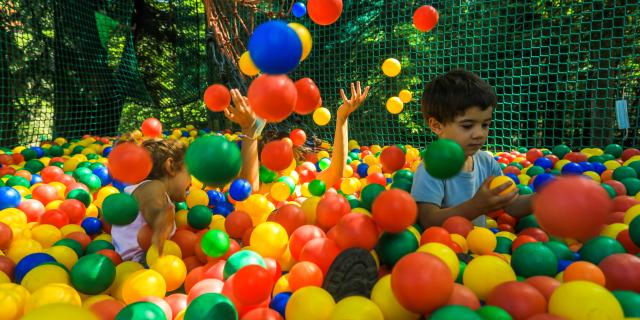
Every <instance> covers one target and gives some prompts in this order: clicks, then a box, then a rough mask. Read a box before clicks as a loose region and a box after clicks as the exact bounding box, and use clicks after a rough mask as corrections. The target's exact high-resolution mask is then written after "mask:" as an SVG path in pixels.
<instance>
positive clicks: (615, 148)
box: [604, 143, 622, 158]
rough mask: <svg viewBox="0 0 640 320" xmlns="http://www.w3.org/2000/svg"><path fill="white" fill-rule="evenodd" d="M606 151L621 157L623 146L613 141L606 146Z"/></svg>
mask: <svg viewBox="0 0 640 320" xmlns="http://www.w3.org/2000/svg"><path fill="white" fill-rule="evenodd" d="M604 153H608V154H610V155H612V156H614V157H616V158H620V156H622V146H620V145H619V144H615V143H612V144H610V145H608V146H607V147H606V148H604Z"/></svg>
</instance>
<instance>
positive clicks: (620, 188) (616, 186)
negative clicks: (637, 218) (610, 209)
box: [603, 180, 627, 205]
mask: <svg viewBox="0 0 640 320" xmlns="http://www.w3.org/2000/svg"><path fill="white" fill-rule="evenodd" d="M603 183H604V184H607V185H609V186H610V187H611V188H613V190H614V191H615V192H616V195H618V196H626V195H627V187H625V186H624V184H622V182H620V181H618V180H607V181H605V182H603ZM614 205H615V203H614Z"/></svg>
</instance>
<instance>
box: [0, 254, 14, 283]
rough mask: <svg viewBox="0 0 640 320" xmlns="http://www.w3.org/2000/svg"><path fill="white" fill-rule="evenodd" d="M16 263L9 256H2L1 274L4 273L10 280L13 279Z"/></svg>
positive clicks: (0, 257) (0, 263)
mask: <svg viewBox="0 0 640 320" xmlns="http://www.w3.org/2000/svg"><path fill="white" fill-rule="evenodd" d="M15 269H16V263H15V262H13V260H11V259H10V258H9V257H7V256H0V272H4V274H6V275H7V276H8V277H9V278H10V279H13V271H14V270H15Z"/></svg>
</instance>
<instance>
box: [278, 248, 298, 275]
mask: <svg viewBox="0 0 640 320" xmlns="http://www.w3.org/2000/svg"><path fill="white" fill-rule="evenodd" d="M277 261H278V263H279V264H280V268H282V271H289V270H291V267H293V265H294V264H296V260H295V259H294V258H293V257H292V256H291V251H290V250H289V246H287V248H286V249H285V250H284V252H283V253H282V254H281V255H280V257H278V259H277Z"/></svg>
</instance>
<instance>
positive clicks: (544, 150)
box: [542, 149, 551, 156]
mask: <svg viewBox="0 0 640 320" xmlns="http://www.w3.org/2000/svg"><path fill="white" fill-rule="evenodd" d="M550 154H551V151H549V150H547V149H543V150H542V156H548V155H550Z"/></svg>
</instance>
